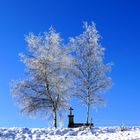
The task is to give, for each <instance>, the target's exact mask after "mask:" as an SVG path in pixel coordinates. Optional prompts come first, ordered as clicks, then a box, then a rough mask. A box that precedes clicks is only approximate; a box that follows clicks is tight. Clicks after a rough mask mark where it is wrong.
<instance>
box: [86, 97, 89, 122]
mask: <svg viewBox="0 0 140 140" xmlns="http://www.w3.org/2000/svg"><path fill="white" fill-rule="evenodd" d="M89 109H90V97H87V115H86V123H87V124H88V123H89Z"/></svg>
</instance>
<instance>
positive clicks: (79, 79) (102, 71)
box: [70, 22, 112, 123]
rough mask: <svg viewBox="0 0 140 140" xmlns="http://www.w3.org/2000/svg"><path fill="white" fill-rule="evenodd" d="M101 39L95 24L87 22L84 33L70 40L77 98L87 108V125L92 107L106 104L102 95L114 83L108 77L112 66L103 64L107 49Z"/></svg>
mask: <svg viewBox="0 0 140 140" xmlns="http://www.w3.org/2000/svg"><path fill="white" fill-rule="evenodd" d="M99 39H100V35H99V34H98V31H97V30H96V27H95V24H94V23H92V24H91V25H88V24H87V22H85V23H84V32H83V33H82V34H80V35H79V36H77V37H75V38H71V39H70V46H72V48H73V53H74V55H73V56H74V57H75V64H74V67H75V70H74V71H73V74H74V76H75V77H76V78H75V79H76V80H75V86H76V93H75V96H76V97H78V98H79V99H80V100H81V101H82V103H83V104H84V105H86V107H87V113H86V114H87V115H86V123H89V112H90V106H91V105H94V106H95V105H97V104H102V103H103V102H104V99H103V97H102V94H101V93H102V91H104V90H106V89H108V88H109V87H110V86H111V83H112V82H111V78H110V77H109V76H108V72H109V71H110V70H111V64H110V63H108V64H104V62H103V60H104V51H105V49H104V48H103V47H101V45H100V44H99Z"/></svg>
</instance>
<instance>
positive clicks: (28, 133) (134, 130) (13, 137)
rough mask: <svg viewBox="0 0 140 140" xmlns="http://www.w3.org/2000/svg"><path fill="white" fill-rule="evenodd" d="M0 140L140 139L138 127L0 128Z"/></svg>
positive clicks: (139, 128)
mask: <svg viewBox="0 0 140 140" xmlns="http://www.w3.org/2000/svg"><path fill="white" fill-rule="evenodd" d="M0 140H140V127H125V130H124V131H120V127H94V128H91V129H90V128H83V127H81V128H58V129H54V128H0Z"/></svg>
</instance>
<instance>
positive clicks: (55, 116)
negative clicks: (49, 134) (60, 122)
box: [53, 110, 57, 128]
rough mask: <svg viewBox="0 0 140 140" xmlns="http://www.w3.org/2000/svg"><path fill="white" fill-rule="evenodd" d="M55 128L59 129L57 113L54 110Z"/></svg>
mask: <svg viewBox="0 0 140 140" xmlns="http://www.w3.org/2000/svg"><path fill="white" fill-rule="evenodd" d="M53 123H54V127H55V128H57V113H56V110H54V122H53Z"/></svg>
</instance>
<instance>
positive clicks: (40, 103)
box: [12, 28, 73, 127]
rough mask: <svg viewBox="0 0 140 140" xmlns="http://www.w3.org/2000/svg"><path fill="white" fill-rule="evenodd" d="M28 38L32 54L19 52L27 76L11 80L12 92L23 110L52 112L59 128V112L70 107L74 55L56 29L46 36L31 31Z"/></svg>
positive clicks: (34, 113) (51, 29)
mask: <svg viewBox="0 0 140 140" xmlns="http://www.w3.org/2000/svg"><path fill="white" fill-rule="evenodd" d="M25 39H26V42H27V46H28V51H29V53H27V54H20V58H21V61H22V62H23V63H24V64H25V66H26V78H25V79H23V80H18V81H14V82H13V83H12V95H13V96H14V97H15V99H16V100H17V102H18V103H19V104H20V106H21V112H23V113H27V114H31V115H36V113H37V112H40V113H42V112H43V113H44V114H45V115H46V116H48V115H51V114H52V116H53V120H54V121H53V122H54V127H57V114H58V113H60V112H61V111H64V110H65V109H66V108H67V107H68V101H69V90H70V86H71V80H70V78H69V74H68V72H69V69H70V68H71V64H72V61H73V60H72V57H71V56H70V55H69V54H68V52H69V51H68V49H66V47H64V45H63V41H62V39H61V38H60V35H59V34H58V33H56V32H55V30H54V29H53V28H50V29H49V31H48V32H47V33H45V34H43V35H38V36H35V35H34V34H32V33H31V34H29V35H28V36H26V38H25Z"/></svg>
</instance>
